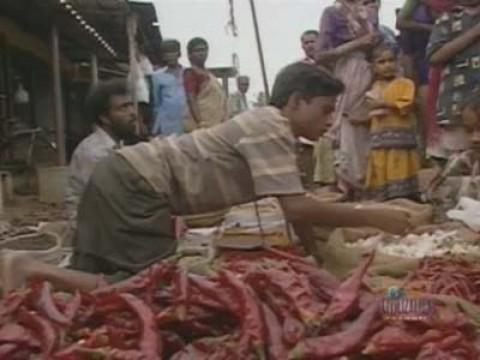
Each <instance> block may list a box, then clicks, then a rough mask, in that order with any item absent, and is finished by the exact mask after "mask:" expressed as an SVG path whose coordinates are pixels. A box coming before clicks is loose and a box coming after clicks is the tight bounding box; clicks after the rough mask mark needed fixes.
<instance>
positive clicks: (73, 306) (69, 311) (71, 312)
mask: <svg viewBox="0 0 480 360" xmlns="http://www.w3.org/2000/svg"><path fill="white" fill-rule="evenodd" d="M81 305H82V295H81V294H80V292H78V291H77V292H75V295H74V296H73V297H72V298H71V299H70V300H69V302H68V303H67V305H66V306H65V309H64V310H63V314H64V315H65V317H66V318H67V319H68V320H69V321H70V322H71V321H73V319H74V318H75V316H76V315H77V313H78V311H79V309H80V306H81Z"/></svg>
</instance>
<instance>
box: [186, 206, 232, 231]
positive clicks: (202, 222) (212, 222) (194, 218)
mask: <svg viewBox="0 0 480 360" xmlns="http://www.w3.org/2000/svg"><path fill="white" fill-rule="evenodd" d="M229 211H230V209H224V210H219V211H212V212H208V213H204V214H199V215H190V216H184V217H183V221H185V224H187V226H188V227H189V228H207V227H214V226H217V225H220V224H221V223H222V222H223V220H225V215H227V213H228V212H229Z"/></svg>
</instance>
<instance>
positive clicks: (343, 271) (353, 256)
mask: <svg viewBox="0 0 480 360" xmlns="http://www.w3.org/2000/svg"><path fill="white" fill-rule="evenodd" d="M368 231H370V232H371V231H372V230H368ZM364 234H365V233H363V234H362V231H358V230H352V229H337V230H335V231H334V232H333V233H332V235H331V236H330V239H329V240H328V243H327V245H326V247H325V249H324V254H323V266H324V267H325V269H327V270H328V271H330V272H331V273H332V274H334V275H336V276H337V277H340V278H343V277H345V276H347V275H348V273H349V272H351V271H352V270H353V269H355V268H356V267H357V266H358V264H359V263H360V261H361V258H362V256H363V255H364V254H365V252H366V251H368V250H366V249H362V248H360V247H349V246H347V243H349V242H350V243H352V242H355V241H357V240H359V239H361V238H364V236H362V235H364ZM417 266H418V260H416V259H407V258H402V257H396V256H391V255H386V254H381V253H379V252H377V253H376V254H375V258H374V260H373V263H372V265H371V267H370V270H369V273H370V274H371V275H373V276H390V277H402V276H405V275H406V274H407V273H408V272H409V271H411V270H414V269H415V268H416V267H417Z"/></svg>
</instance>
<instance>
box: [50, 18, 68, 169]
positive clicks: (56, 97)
mask: <svg viewBox="0 0 480 360" xmlns="http://www.w3.org/2000/svg"><path fill="white" fill-rule="evenodd" d="M51 42H52V44H51V46H52V69H53V101H54V109H55V125H56V126H55V130H56V142H57V154H58V164H59V165H60V166H65V165H66V164H67V156H66V148H65V118H64V113H63V92H62V75H61V73H60V48H59V38H58V28H57V26H56V25H55V24H53V25H52V30H51Z"/></svg>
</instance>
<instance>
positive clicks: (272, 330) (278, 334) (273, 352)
mask: <svg viewBox="0 0 480 360" xmlns="http://www.w3.org/2000/svg"><path fill="white" fill-rule="evenodd" d="M262 311H263V317H264V319H265V326H266V331H267V339H268V342H267V355H268V359H269V360H287V359H288V352H287V349H286V347H285V344H284V343H283V333H282V326H281V324H280V321H278V318H277V316H276V315H275V313H274V312H273V311H272V309H270V308H269V307H268V305H265V304H262Z"/></svg>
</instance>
